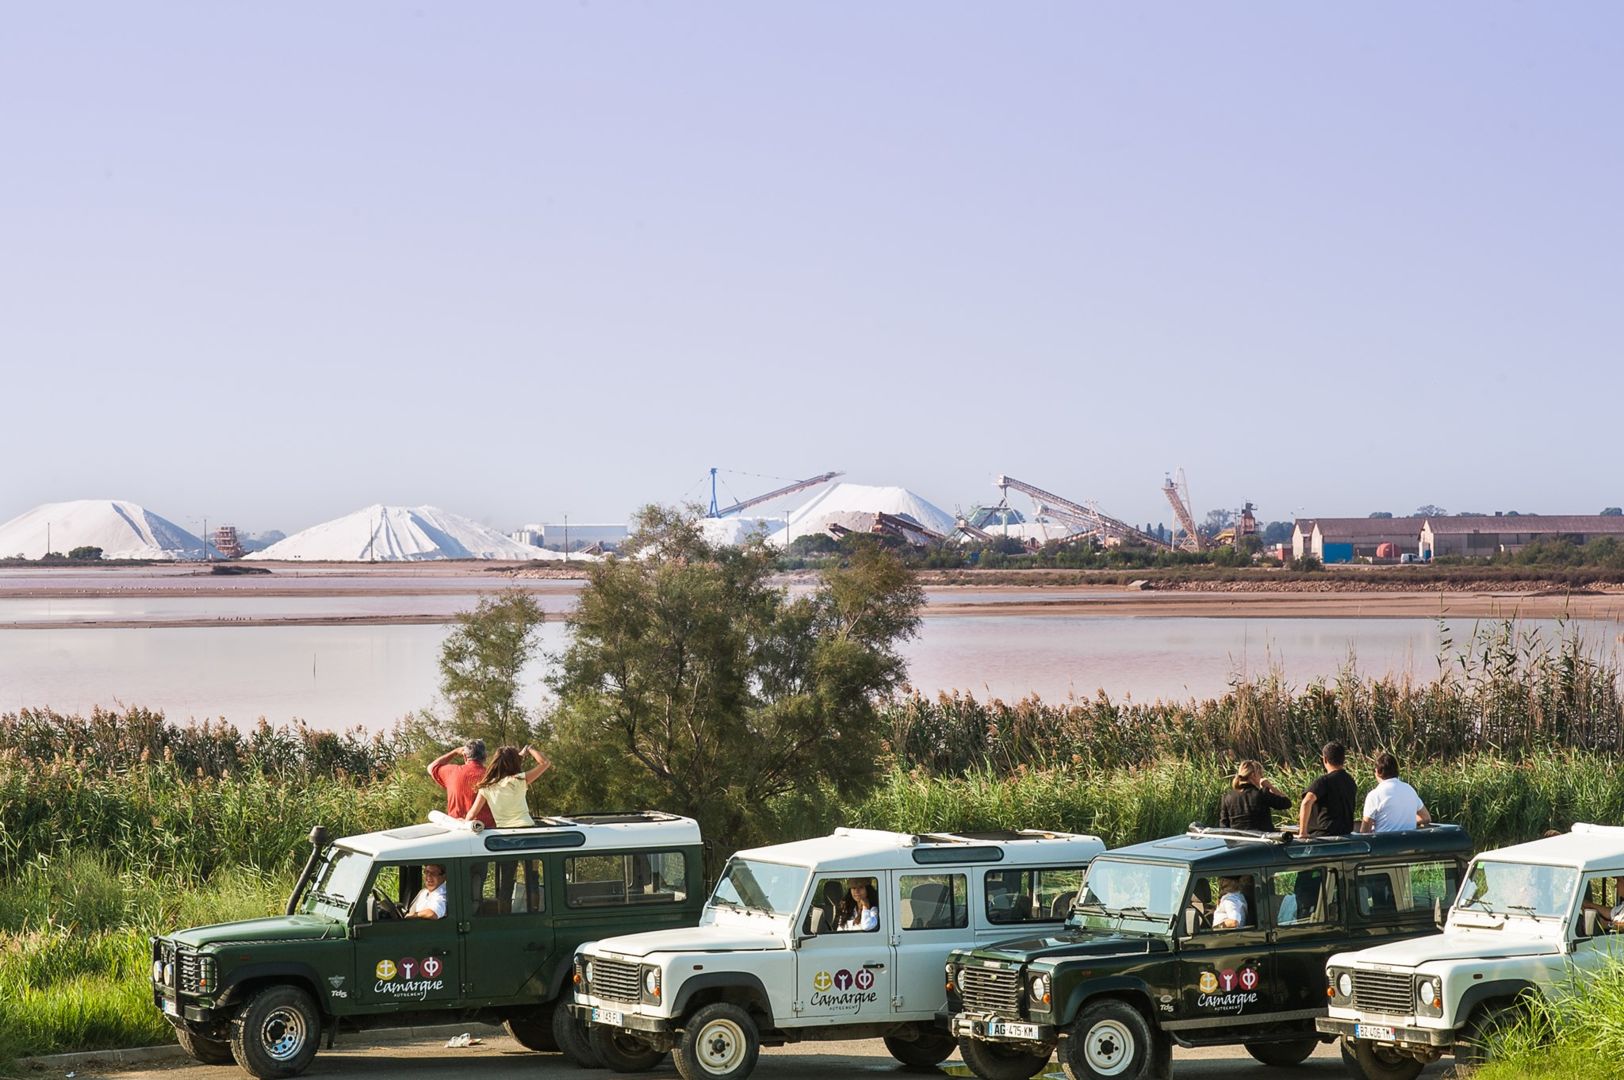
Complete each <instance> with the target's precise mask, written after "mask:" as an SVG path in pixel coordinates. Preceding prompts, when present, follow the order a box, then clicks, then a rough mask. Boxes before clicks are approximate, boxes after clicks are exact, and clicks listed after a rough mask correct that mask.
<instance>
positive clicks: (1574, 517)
mask: <svg viewBox="0 0 1624 1080" xmlns="http://www.w3.org/2000/svg"><path fill="white" fill-rule="evenodd" d="M1603 536H1613V537H1618V538H1620V539H1624V517H1617V516H1611V515H1602V514H1549V515H1546V514H1508V515H1501V514H1494V515H1488V514H1484V515H1482V516H1473V517H1435V518H1427V519H1426V520H1425V521H1424V522H1423V523H1422V526H1421V536H1420V552H1421V557H1422V558H1423V559H1431V558H1432V557H1433V556H1435V555H1498V554H1501V553H1502V552H1508V551H1516V550H1517V549H1518V548H1520V547H1523V546H1525V545H1527V544H1531V543H1533V542H1534V541H1536V540H1558V539H1565V540H1571V541H1573V542H1574V543H1576V544H1585V543H1589V542H1590V541H1591V540H1596V539H1599V538H1601V537H1603Z"/></svg>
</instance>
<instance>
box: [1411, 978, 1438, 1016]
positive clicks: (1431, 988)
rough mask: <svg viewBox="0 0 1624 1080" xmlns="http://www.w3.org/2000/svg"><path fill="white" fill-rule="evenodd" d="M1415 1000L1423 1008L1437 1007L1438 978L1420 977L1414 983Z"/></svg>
mask: <svg viewBox="0 0 1624 1080" xmlns="http://www.w3.org/2000/svg"><path fill="white" fill-rule="evenodd" d="M1415 1000H1416V1003H1417V1004H1418V1005H1420V1006H1422V1007H1423V1008H1427V1009H1436V1008H1437V1007H1438V980H1437V979H1422V980H1421V981H1420V982H1418V983H1416V984H1415Z"/></svg>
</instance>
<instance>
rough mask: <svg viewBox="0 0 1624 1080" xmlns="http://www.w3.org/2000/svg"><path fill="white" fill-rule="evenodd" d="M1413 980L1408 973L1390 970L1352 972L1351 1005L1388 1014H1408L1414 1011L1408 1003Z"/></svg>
mask: <svg viewBox="0 0 1624 1080" xmlns="http://www.w3.org/2000/svg"><path fill="white" fill-rule="evenodd" d="M1412 984H1413V980H1412V979H1411V978H1410V976H1409V974H1408V973H1403V972H1392V971H1355V972H1354V973H1353V1007H1354V1008H1356V1009H1363V1010H1366V1011H1368V1012H1374V1013H1386V1014H1388V1015H1389V1016H1409V1015H1410V1014H1411V1013H1413V1012H1415V1006H1414V1005H1412V1004H1411V1003H1410V998H1411V996H1412V994H1413V992H1414V991H1413V989H1412Z"/></svg>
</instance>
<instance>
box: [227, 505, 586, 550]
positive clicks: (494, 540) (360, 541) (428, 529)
mask: <svg viewBox="0 0 1624 1080" xmlns="http://www.w3.org/2000/svg"><path fill="white" fill-rule="evenodd" d="M247 557H248V558H249V559H253V560H262V559H263V560H286V561H297V562H365V561H367V560H368V559H375V560H377V561H379V562H414V561H419V560H427V559H516V560H517V559H531V560H537V561H540V560H549V561H551V560H562V559H563V558H564V556H563V554H562V553H560V552H557V551H546V550H544V549H542V548H538V547H531V546H530V545H529V544H521V543H519V542H518V541H517V540H513V539H511V538H509V537H507V536H504V535H502V534H501V533H500V532H497V531H496V530H495V529H492V528H488V527H487V526H484V525H481V524H480V523H479V522H477V521H473V520H471V519H469V518H465V517H461V516H459V515H457V514H449V513H447V512H446V511H444V510H441V509H439V508H437V507H433V506H383V505H381V504H374V505H372V506H368V507H366V508H365V509H361V510H357V511H356V512H355V513H353V514H346V515H345V516H344V517H341V518H334V519H333V520H332V521H326V522H323V523H322V524H320V525H312V526H311V527H310V528H308V529H305V530H304V531H303V532H297V533H294V534H293V535H292V536H290V537H288V538H287V539H286V540H279V541H277V542H276V543H274V544H272V545H271V546H270V547H268V548H266V549H265V550H263V551H256V552H254V553H253V554H252V555H249V556H247ZM572 558H579V556H572Z"/></svg>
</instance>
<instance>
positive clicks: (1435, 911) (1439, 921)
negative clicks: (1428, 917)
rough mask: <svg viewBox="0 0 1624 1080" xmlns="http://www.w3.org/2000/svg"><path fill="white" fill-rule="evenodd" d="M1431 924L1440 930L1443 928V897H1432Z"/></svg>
mask: <svg viewBox="0 0 1624 1080" xmlns="http://www.w3.org/2000/svg"><path fill="white" fill-rule="evenodd" d="M1432 925H1433V926H1436V927H1437V928H1438V929H1440V930H1442V929H1443V928H1444V899H1443V897H1441V896H1434V897H1433V898H1432Z"/></svg>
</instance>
